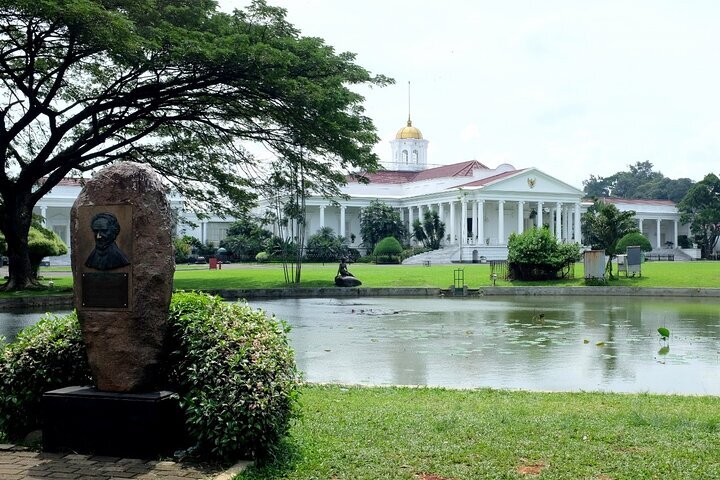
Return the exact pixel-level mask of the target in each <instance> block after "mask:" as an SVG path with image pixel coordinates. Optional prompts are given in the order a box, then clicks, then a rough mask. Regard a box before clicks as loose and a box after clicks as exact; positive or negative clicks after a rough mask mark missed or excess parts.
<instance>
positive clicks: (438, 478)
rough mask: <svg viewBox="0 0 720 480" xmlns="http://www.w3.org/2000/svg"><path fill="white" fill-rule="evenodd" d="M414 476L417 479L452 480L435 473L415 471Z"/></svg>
mask: <svg viewBox="0 0 720 480" xmlns="http://www.w3.org/2000/svg"><path fill="white" fill-rule="evenodd" d="M415 478H417V479H418V480H452V479H451V478H448V477H441V476H440V475H435V474H434V473H416V474H415Z"/></svg>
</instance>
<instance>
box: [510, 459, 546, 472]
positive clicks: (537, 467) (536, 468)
mask: <svg viewBox="0 0 720 480" xmlns="http://www.w3.org/2000/svg"><path fill="white" fill-rule="evenodd" d="M520 461H521V462H522V465H518V467H517V473H519V474H520V475H540V474H541V473H542V471H543V470H544V469H546V468H547V467H548V466H547V465H546V464H544V463H542V462H536V463H529V462H528V461H527V460H525V459H524V458H521V459H520Z"/></svg>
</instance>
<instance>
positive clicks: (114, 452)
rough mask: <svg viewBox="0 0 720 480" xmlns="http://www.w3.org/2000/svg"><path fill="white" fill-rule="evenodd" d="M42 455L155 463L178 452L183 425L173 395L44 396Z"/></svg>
mask: <svg viewBox="0 0 720 480" xmlns="http://www.w3.org/2000/svg"><path fill="white" fill-rule="evenodd" d="M42 407H43V449H44V450H45V451H48V452H59V451H74V452H77V453H84V454H97V455H109V456H114V457H133V458H155V457H158V456H160V455H171V454H172V453H173V452H174V451H175V450H178V449H180V448H183V447H184V446H185V445H184V438H185V437H184V424H183V417H182V413H181V411H180V407H179V405H178V400H177V398H176V396H175V395H174V394H173V392H168V391H161V392H148V393H113V392H100V391H98V390H96V389H95V388H92V387H66V388H61V389H58V390H52V391H49V392H45V394H44V395H43V397H42Z"/></svg>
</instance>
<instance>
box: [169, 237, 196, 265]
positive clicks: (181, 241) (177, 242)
mask: <svg viewBox="0 0 720 480" xmlns="http://www.w3.org/2000/svg"><path fill="white" fill-rule="evenodd" d="M191 238H192V237H189V236H187V235H183V236H182V237H175V238H174V239H173V251H174V252H175V263H176V264H178V263H185V262H187V261H189V260H190V254H191V253H192V243H191V241H190V239H191Z"/></svg>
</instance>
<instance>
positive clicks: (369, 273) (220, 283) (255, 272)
mask: <svg viewBox="0 0 720 480" xmlns="http://www.w3.org/2000/svg"><path fill="white" fill-rule="evenodd" d="M457 268H463V269H464V274H465V283H466V284H467V285H468V286H469V287H471V288H478V287H484V286H488V285H491V284H492V282H491V280H490V267H489V266H488V265H472V264H466V265H437V266H431V267H423V266H415V265H407V266H406V265H371V264H354V265H351V266H350V271H351V272H352V273H353V275H355V276H356V277H357V278H359V279H360V280H362V282H363V286H364V287H371V288H372V287H438V288H447V287H448V286H449V285H451V284H452V283H453V271H454V270H455V269H457ZM642 269H643V270H642V271H643V275H642V277H636V278H625V277H622V278H620V279H618V280H615V281H612V282H610V285H613V286H632V287H709V288H720V262H655V263H645V264H643V267H642ZM336 270H337V265H326V266H322V265H318V264H307V265H303V269H302V286H303V287H328V286H332V285H333V278H334V276H335V272H336ZM497 285H498V286H509V285H513V286H529V285H545V286H578V287H579V286H584V285H585V282H584V279H583V266H582V264H581V263H578V264H577V265H576V267H575V278H574V279H567V280H557V281H550V282H507V281H498V282H497ZM284 286H285V284H284V280H283V273H282V268H281V266H280V265H277V264H272V265H263V266H257V265H247V266H244V265H243V266H240V267H239V268H237V269H232V270H231V269H223V270H193V271H178V272H176V273H175V288H177V289H186V290H187V289H193V288H194V289H216V288H280V287H284Z"/></svg>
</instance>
